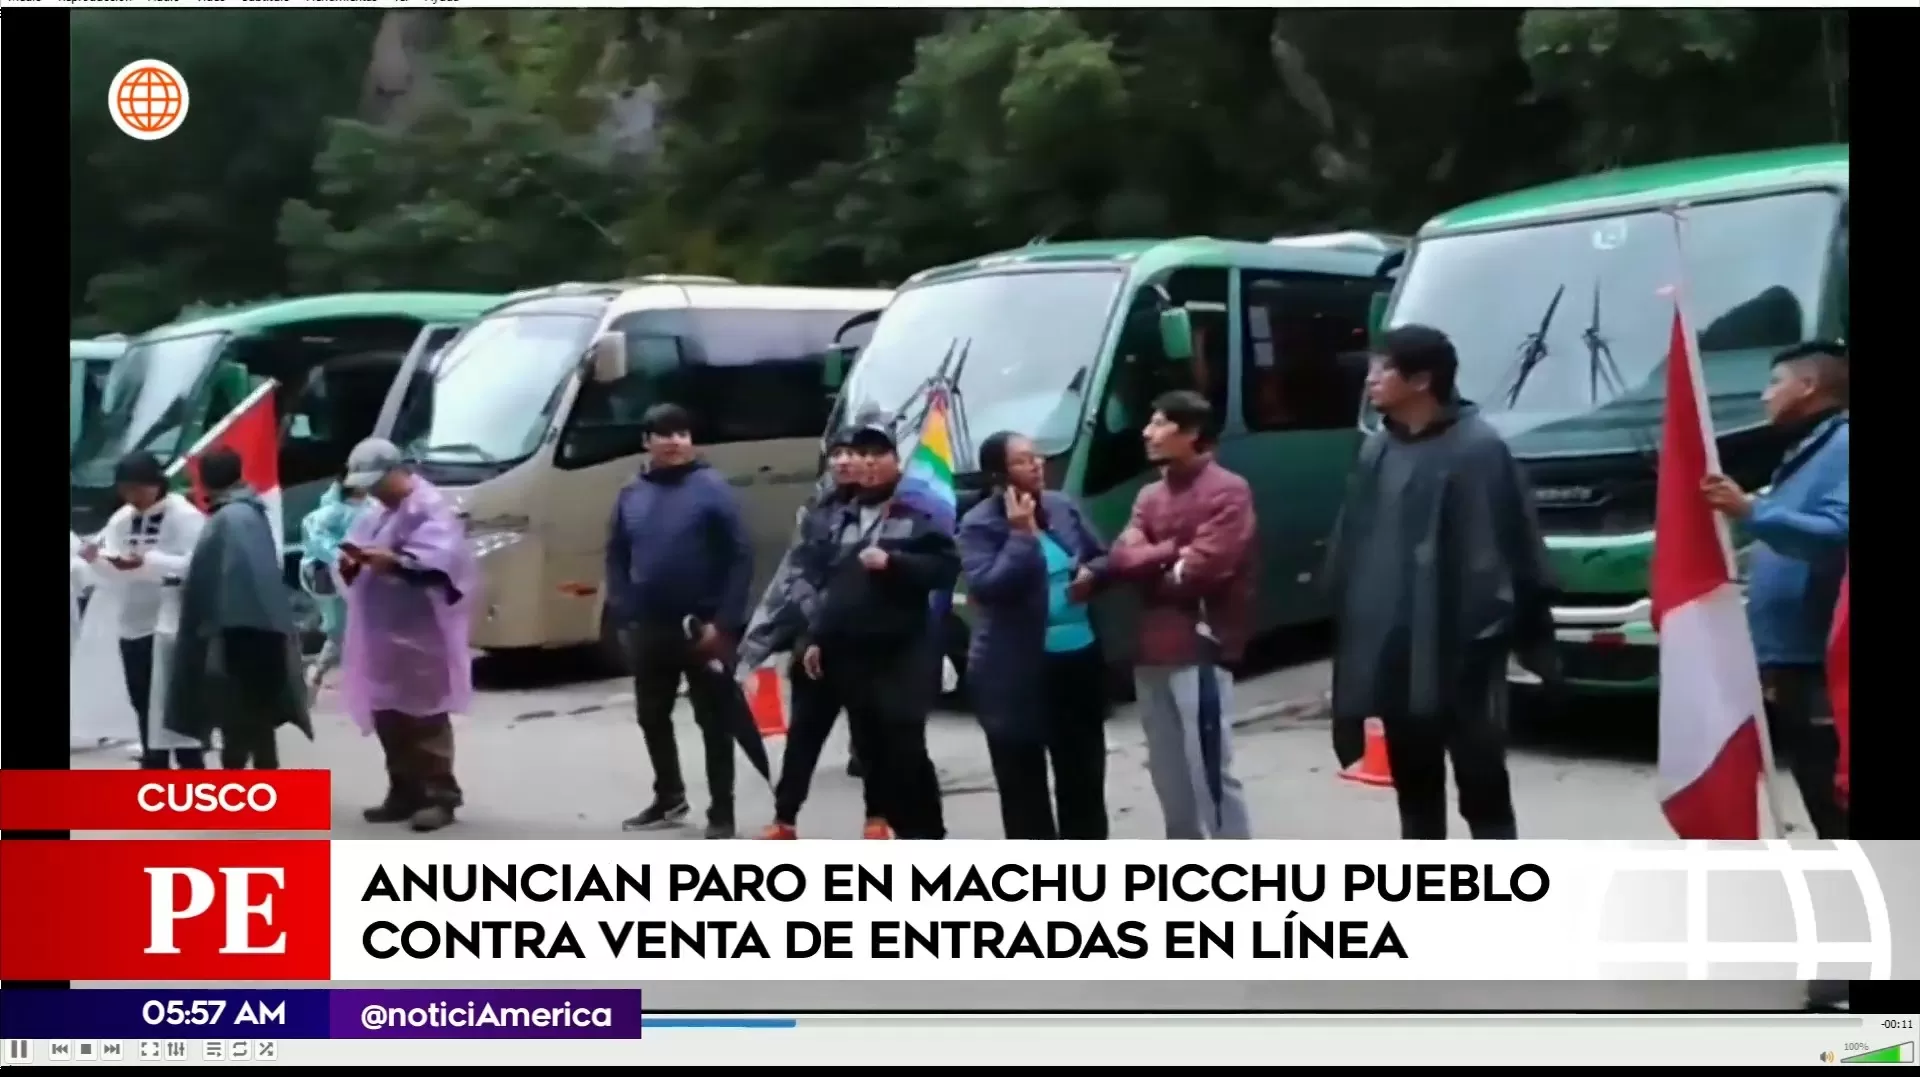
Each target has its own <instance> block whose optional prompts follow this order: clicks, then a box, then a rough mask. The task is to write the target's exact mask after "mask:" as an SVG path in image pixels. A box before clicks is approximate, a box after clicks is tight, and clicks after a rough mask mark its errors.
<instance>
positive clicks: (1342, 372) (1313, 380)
mask: <svg viewBox="0 0 1920 1077" xmlns="http://www.w3.org/2000/svg"><path fill="white" fill-rule="evenodd" d="M1241 280H1242V285H1243V290H1244V294H1245V296H1246V314H1245V317H1246V323H1245V325H1244V326H1243V330H1244V340H1245V345H1244V351H1245V355H1244V356H1243V362H1242V364H1241V369H1242V371H1243V373H1242V379H1243V380H1242V385H1241V395H1242V410H1243V411H1244V412H1245V418H1246V423H1247V429H1249V430H1351V429H1353V427H1354V425H1355V424H1356V423H1357V422H1358V421H1359V408H1360V396H1361V392H1362V390H1363V387H1364V385H1365V379H1366V364H1365V354H1366V351H1367V313H1368V309H1369V307H1370V305H1371V303H1372V297H1373V290H1374V283H1373V282H1372V281H1369V280H1364V279H1359V278H1351V277H1328V276H1320V275H1316V274H1306V273H1270V272H1248V273H1244V274H1242V277H1241Z"/></svg>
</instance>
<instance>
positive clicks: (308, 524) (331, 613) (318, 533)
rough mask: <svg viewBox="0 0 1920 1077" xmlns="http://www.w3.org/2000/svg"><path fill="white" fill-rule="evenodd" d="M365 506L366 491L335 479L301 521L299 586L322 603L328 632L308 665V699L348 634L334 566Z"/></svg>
mask: <svg viewBox="0 0 1920 1077" xmlns="http://www.w3.org/2000/svg"><path fill="white" fill-rule="evenodd" d="M366 507H367V497H366V492H365V491H362V490H348V489H346V488H345V487H344V486H342V485H341V484H340V483H339V482H338V481H336V482H335V483H334V484H333V485H332V486H330V487H328V488H327V492H326V493H325V494H324V495H322V496H321V498H320V505H319V507H318V508H316V509H314V510H313V511H312V512H310V513H308V514H307V518H306V519H305V520H302V521H301V522H300V535H301V546H302V553H301V558H300V586H301V587H303V588H305V589H306V592H307V593H308V594H310V595H312V596H313V600H314V603H315V604H316V605H318V606H319V607H320V627H321V628H322V630H324V631H325V632H326V635H327V642H326V645H325V646H323V647H322V648H321V649H320V654H319V656H318V657H316V658H315V659H314V660H313V663H312V664H311V665H309V666H308V667H307V695H308V697H309V699H311V697H313V696H315V695H318V694H319V691H320V682H321V681H322V680H324V679H325V678H326V675H327V674H328V673H329V672H331V671H332V670H333V669H334V667H336V666H338V665H339V664H340V648H341V643H342V641H343V640H345V639H346V634H347V598H346V595H344V594H342V593H341V587H340V580H339V577H338V576H336V575H335V574H334V566H335V565H336V564H338V562H339V560H340V543H341V542H343V541H345V539H346V537H347V531H348V529H349V528H351V527H352V526H353V522H354V521H355V520H356V519H358V518H359V517H360V513H361V512H363V511H365V509H366Z"/></svg>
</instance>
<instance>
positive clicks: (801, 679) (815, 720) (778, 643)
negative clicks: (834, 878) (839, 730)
mask: <svg viewBox="0 0 1920 1077" xmlns="http://www.w3.org/2000/svg"><path fill="white" fill-rule="evenodd" d="M852 435H853V431H852V430H851V429H848V430H842V431H839V432H837V433H836V434H835V435H834V436H833V437H832V438H831V439H830V440H829V441H828V443H827V475H826V483H825V485H824V486H823V487H822V489H821V490H820V491H819V492H817V493H816V494H815V495H814V497H813V499H812V500H811V501H809V502H808V503H807V505H806V507H804V508H802V509H801V510H800V517H799V520H798V522H797V526H796V527H795V529H794V536H793V543H792V545H791V547H790V548H789V549H788V551H787V555H786V556H785V557H784V558H782V559H781V561H780V567H779V568H778V569H777V570H775V572H774V574H773V580H772V582H770V583H769V584H767V591H766V595H765V596H764V597H763V598H762V599H761V600H760V605H759V606H758V607H756V608H755V610H754V613H753V619H752V621H750V622H749V623H748V626H747V631H746V635H745V637H744V639H743V640H742V641H741V644H740V654H739V665H738V669H739V675H740V676H741V677H745V676H747V675H749V674H751V673H752V672H753V670H755V669H756V668H758V667H759V665H760V664H761V663H762V662H765V661H766V660H767V658H768V657H770V656H771V655H773V654H775V653H777V652H780V651H790V652H791V655H792V661H791V663H790V664H789V666H788V668H787V688H788V691H789V692H790V693H791V696H792V702H793V724H792V726H791V727H790V728H789V729H788V730H787V745H786V749H785V751H784V752H783V753H782V755H781V758H780V780H779V782H778V783H777V784H776V785H775V786H774V791H773V822H772V823H771V824H770V825H769V826H768V827H767V830H766V833H765V834H764V835H763V836H764V837H768V838H776V839H785V838H795V837H798V836H799V831H798V830H797V824H798V822H799V818H800V807H801V805H803V804H805V803H806V800H807V793H808V792H809V791H810V790H811V788H812V786H813V771H814V768H815V767H816V766H818V765H819V762H820V749H822V748H824V747H825V746H826V743H827V734H829V733H831V732H833V723H834V719H836V718H838V717H839V716H840V708H841V701H840V697H839V696H838V695H836V694H835V693H834V686H833V685H832V684H831V683H830V682H828V681H825V680H815V679H814V678H812V677H809V676H807V674H806V670H805V669H803V668H802V666H801V662H800V657H801V653H802V651H803V650H804V648H803V647H801V646H799V645H798V644H799V643H800V637H801V636H802V634H803V633H804V632H805V631H806V627H807V617H808V615H809V614H810V613H811V612H812V610H813V608H814V606H815V605H817V604H818V602H819V599H820V587H821V584H822V583H823V582H824V581H822V580H819V579H814V578H809V576H808V574H807V573H806V572H804V571H802V569H803V567H805V565H806V561H807V558H806V556H805V554H804V553H803V552H802V551H804V550H806V549H807V548H808V547H809V546H811V545H818V544H820V543H822V542H828V541H831V540H832V539H833V537H834V535H833V528H834V521H836V520H837V519H839V517H840V514H841V512H842V511H844V510H845V509H846V508H847V507H848V506H849V505H852V504H853V503H854V501H855V499H856V498H857V497H858V496H859V493H860V488H861V482H860V480H861V478H862V476H863V475H864V474H865V471H866V460H865V458H863V457H862V456H861V455H860V454H858V453H856V452H854V451H853V437H852ZM849 725H851V723H849ZM861 732H862V733H863V734H864V732H865V730H864V729H862V730H861ZM854 748H855V749H856V750H855V752H854V759H855V760H857V759H858V758H859V752H858V748H859V745H858V744H855V745H854ZM855 776H856V777H862V778H863V781H862V785H863V786H864V793H865V796H866V830H865V836H866V837H869V838H885V837H889V836H891V835H890V832H889V831H888V829H887V824H886V820H885V818H884V817H883V816H882V813H881V811H880V808H879V801H878V799H877V798H876V797H875V795H874V793H875V787H874V783H873V782H872V781H871V780H865V779H864V774H861V775H855Z"/></svg>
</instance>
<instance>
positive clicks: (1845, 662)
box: [1827, 569, 1853, 807]
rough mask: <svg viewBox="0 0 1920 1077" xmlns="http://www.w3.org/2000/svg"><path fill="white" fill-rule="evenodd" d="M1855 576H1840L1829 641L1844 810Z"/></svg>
mask: <svg viewBox="0 0 1920 1077" xmlns="http://www.w3.org/2000/svg"><path fill="white" fill-rule="evenodd" d="M1852 576H1853V571H1852V570H1851V569H1849V570H1848V571H1847V574H1846V575H1845V576H1842V577H1840V601H1839V603H1838V604H1837V605H1836V606H1835V607H1834V610H1833V636H1832V638H1830V639H1828V640H1827V698H1828V699H1829V700H1831V701H1832V703H1833V729H1834V732H1835V733H1837V734H1839V737H1840V765H1839V767H1837V768H1835V771H1834V779H1833V788H1834V792H1836V793H1838V794H1840V804H1841V806H1842V807H1845V806H1846V804H1847V801H1848V800H1849V799H1850V797H1849V794H1850V793H1851V792H1852V789H1851V788H1849V785H1850V783H1849V781H1848V777H1849V775H1848V771H1849V768H1848V766H1847V753H1848V752H1849V750H1850V748H1849V745H1848V742H1847V741H1848V738H1847V734H1848V732H1849V730H1848V725H1849V724H1850V723H1851V722H1852V720H1853V691H1852V688H1851V684H1852V675H1853V668H1852V667H1853V660H1852V657H1851V655H1852V651H1853V631H1852V629H1851V628H1850V627H1849V625H1848V623H1847V622H1848V620H1849V618H1848V616H1847V607H1848V605H1849V603H1848V602H1847V581H1848V580H1849V579H1850V578H1852Z"/></svg>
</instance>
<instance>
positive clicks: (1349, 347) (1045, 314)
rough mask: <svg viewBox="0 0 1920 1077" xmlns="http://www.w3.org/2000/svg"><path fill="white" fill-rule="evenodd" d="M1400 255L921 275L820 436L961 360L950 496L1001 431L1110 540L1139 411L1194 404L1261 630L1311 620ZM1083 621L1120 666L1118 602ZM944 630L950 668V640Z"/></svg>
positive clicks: (1237, 254) (1049, 255)
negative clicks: (1171, 400) (1091, 622)
mask: <svg viewBox="0 0 1920 1077" xmlns="http://www.w3.org/2000/svg"><path fill="white" fill-rule="evenodd" d="M1399 246H1400V245H1399V244H1398V243H1397V242H1394V241H1391V240H1381V239H1379V238H1378V237H1371V236H1364V235H1356V236H1355V237H1354V238H1353V240H1352V241H1346V240H1341V239H1335V240H1331V241H1330V240H1328V239H1327V238H1326V237H1299V238H1298V239H1280V240H1276V241H1274V242H1271V243H1250V242H1240V241H1232V240H1222V239H1211V238H1205V237H1190V238H1183V239H1136V240H1112V241H1089V242H1073V243H1046V244H1036V245H1032V246H1028V247H1023V248H1020V249H1018V250H1011V251H1005V252H1002V253H999V254H991V255H986V256H984V257H980V258H974V259H971V260H969V261H966V262H961V263H958V264H955V265H948V266H941V267H939V268H935V269H928V270H925V271H923V272H921V273H919V274H916V275H915V276H914V277H913V278H911V279H910V280H908V281H907V282H906V284H904V285H903V286H902V287H901V288H900V289H899V290H898V292H897V293H896V294H895V296H894V299H893V301H892V302H891V303H890V304H889V305H888V306H887V308H886V310H885V311H884V312H883V313H882V314H881V316H880V319H879V321H878V323H877V324H876V325H875V326H874V328H873V334H872V337H871V338H870V339H869V340H868V342H867V343H866V344H865V345H864V347H863V348H862V349H861V351H860V354H859V357H858V361H857V362H856V363H854V365H853V367H852V369H851V372H850V373H849V374H848V375H847V377H846V380H845V384H844V386H842V387H841V392H840V396H839V400H838V402H837V403H836V405H835V411H834V417H833V419H832V420H831V424H830V428H831V427H832V426H839V425H842V424H845V423H849V422H858V421H862V419H863V417H864V416H869V415H888V416H895V415H901V414H910V413H911V409H912V407H913V405H914V403H915V399H916V398H917V396H918V395H919V394H920V393H921V392H922V390H923V389H924V388H925V386H926V384H927V382H928V380H929V379H930V378H931V377H932V376H934V375H935V374H936V373H937V372H938V371H939V370H940V368H941V366H942V363H943V357H945V356H947V355H949V354H953V355H955V356H961V355H964V357H965V358H964V361H962V362H959V363H958V364H957V366H958V370H959V373H958V377H957V379H956V382H955V391H956V397H957V409H956V410H957V419H958V425H959V426H960V428H961V429H960V430H959V432H958V433H959V437H958V439H957V440H958V441H959V442H960V444H958V445H956V447H955V452H956V456H957V457H958V460H957V464H958V468H959V471H960V472H961V474H960V475H958V476H957V481H958V483H959V484H960V486H961V488H962V491H963V495H964V494H965V493H966V492H967V491H969V490H970V489H977V488H978V486H979V479H978V475H977V458H976V457H975V455H974V454H975V453H976V451H977V449H978V444H979V441H980V439H982V438H985V437H986V436H987V435H989V434H991V433H993V432H995V431H998V430H1012V431H1017V432H1019V433H1022V434H1024V435H1026V436H1028V437H1030V438H1032V439H1033V440H1034V443H1035V445H1036V447H1037V448H1038V449H1039V450H1040V451H1041V452H1042V453H1043V454H1044V455H1045V457H1046V460H1047V474H1048V482H1049V484H1050V485H1051V486H1053V487H1055V488H1058V489H1061V490H1064V491H1066V492H1068V493H1070V494H1072V495H1073V496H1075V497H1076V498H1078V499H1079V500H1080V501H1081V503H1082V504H1083V505H1084V506H1085V507H1086V508H1087V510H1088V513H1089V515H1090V517H1091V518H1092V519H1093V521H1094V522H1095V525H1096V526H1097V527H1098V528H1100V529H1101V530H1102V531H1103V532H1104V533H1105V534H1106V535H1108V536H1109V537H1111V536H1113V535H1116V534H1118V533H1119V531H1120V530H1121V529H1122V528H1123V527H1124V526H1125V524H1126V520H1127V517H1128V514H1129V512H1130V511H1131V509H1132V506H1133V499H1134V495H1135V494H1136V493H1138V492H1139V490H1140V488H1141V487H1142V486H1144V485H1145V484H1146V483H1147V482H1148V481H1149V480H1150V479H1152V478H1154V475H1155V473H1154V470H1153V468H1151V467H1150V466H1149V465H1148V463H1147V459H1146V453H1145V447H1144V444H1143V442H1142V439H1141V429H1142V427H1143V426H1145V424H1146V421H1147V418H1148V416H1149V414H1150V411H1151V406H1152V401H1153V399H1154V397H1156V396H1158V395H1159V394H1161V393H1163V392H1167V391H1169V390H1173V389H1194V390H1198V391H1199V392H1201V393H1203V394H1205V395H1206V396H1207V397H1208V399H1210V400H1211V401H1212V402H1213V406H1214V408H1215V409H1216V414H1217V415H1218V416H1219V417H1220V426H1221V431H1220V442H1219V449H1218V456H1219V459H1220V460H1221V462H1222V463H1224V464H1225V465H1226V466H1227V467H1229V468H1232V469H1233V470H1235V471H1237V472H1239V473H1240V474H1242V475H1244V476H1246V478H1247V480H1248V481H1249V482H1251V483H1252V484H1253V488H1254V491H1255V496H1256V499H1257V505H1258V511H1259V514H1260V523H1261V527H1260V536H1261V543H1262V547H1261V555H1262V571H1261V590H1260V599H1259V604H1258V627H1259V628H1260V629H1262V630H1267V629H1273V628H1278V627H1282V626H1286V625H1296V624H1304V623H1310V622H1315V621H1321V620H1324V619H1325V618H1326V617H1327V615H1328V612H1329V610H1328V605H1327V602H1326V599H1325V597H1324V596H1323V595H1322V594H1321V593H1320V589H1319V588H1318V587H1317V586H1315V582H1314V577H1315V574H1316V572H1317V570H1318V567H1319V565H1320V563H1321V561H1322V560H1323V559H1324V557H1325V545H1326V540H1327V536H1328V534H1329V532H1330V531H1331V529H1332V526H1333V521H1334V516H1335V515H1336V513H1337V512H1338V511H1339V508H1340V501H1341V497H1342V493H1343V488H1344V483H1345V479H1346V475H1347V470H1348V468H1349V466H1350V465H1351V463H1352V461H1353V457H1354V453H1355V452H1356V450H1357V448H1358V446H1359V442H1360V433H1359V428H1358V425H1357V420H1358V407H1359V400H1360V398H1361V395H1362V388H1363V384H1364V381H1365V377H1366V365H1367V342H1368V333H1369V325H1370V323H1371V321H1372V318H1373V314H1374V311H1376V310H1377V309H1379V308H1380V307H1381V306H1382V305H1383V302H1384V293H1385V291H1386V290H1387V289H1388V288H1389V287H1390V280H1389V278H1388V277H1387V276H1386V275H1384V274H1382V273H1381V272H1380V270H1381V269H1382V266H1383V263H1384V262H1385V261H1386V260H1387V259H1388V258H1391V257H1396V256H1397V254H1396V253H1395V252H1397V251H1398V250H1399ZM1383 251H1384V252H1387V253H1386V254H1385V256H1383ZM1377 298H1378V299H1379V300H1380V302H1376V299H1377ZM959 605H960V606H961V607H962V609H964V596H961V601H960V603H959ZM1097 613H1098V615H1099V616H1100V617H1101V618H1102V619H1103V620H1108V619H1110V618H1119V619H1120V620H1119V622H1118V623H1114V622H1112V621H1109V625H1110V628H1111V629H1112V630H1110V631H1108V632H1107V633H1106V635H1107V638H1109V639H1110V640H1112V641H1114V643H1115V644H1116V653H1115V654H1114V655H1112V656H1111V657H1112V658H1113V659H1115V660H1116V661H1124V660H1126V659H1127V658H1129V657H1130V655H1127V654H1125V653H1119V650H1120V648H1122V647H1124V645H1125V641H1126V640H1127V639H1128V638H1129V637H1130V633H1128V632H1126V631H1124V628H1125V624H1126V621H1127V620H1129V619H1130V617H1131V607H1130V603H1129V602H1128V601H1127V599H1125V598H1124V597H1122V596H1116V597H1115V598H1113V599H1110V600H1106V601H1103V603H1102V604H1101V605H1100V606H1099V607H1097ZM953 628H954V631H953V632H951V633H950V635H951V641H950V643H949V659H950V661H952V662H953V664H954V666H955V667H956V668H960V667H962V666H963V664H964V654H965V646H966V636H965V633H964V625H963V624H958V623H956V624H955V625H954V626H953Z"/></svg>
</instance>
